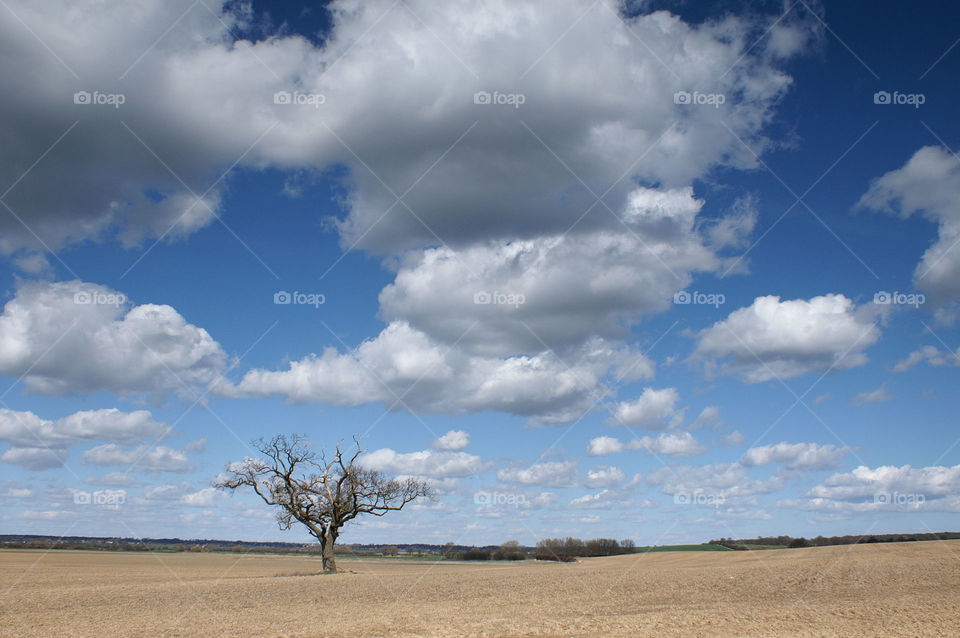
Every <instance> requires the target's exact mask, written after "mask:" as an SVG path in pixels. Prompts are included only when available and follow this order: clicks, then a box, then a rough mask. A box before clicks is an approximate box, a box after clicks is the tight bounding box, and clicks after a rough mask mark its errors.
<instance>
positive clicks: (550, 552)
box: [533, 536, 636, 562]
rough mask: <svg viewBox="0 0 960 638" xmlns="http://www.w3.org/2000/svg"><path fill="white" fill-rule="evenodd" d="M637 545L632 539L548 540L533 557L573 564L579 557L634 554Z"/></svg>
mask: <svg viewBox="0 0 960 638" xmlns="http://www.w3.org/2000/svg"><path fill="white" fill-rule="evenodd" d="M635 551H636V545H634V542H633V541H632V540H630V539H626V540H622V541H619V542H617V541H616V540H614V539H612V538H594V539H592V540H588V541H582V540H580V539H579V538H572V537H569V536H568V537H567V538H547V539H544V540H542V541H540V542H539V543H537V547H536V548H535V549H534V550H533V557H534V558H536V559H537V560H558V561H561V562H571V561H575V560H577V558H578V557H585V556H614V555H616V554H632V553H634V552H635Z"/></svg>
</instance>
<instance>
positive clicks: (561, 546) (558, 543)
mask: <svg viewBox="0 0 960 638" xmlns="http://www.w3.org/2000/svg"><path fill="white" fill-rule="evenodd" d="M953 539H960V532H935V533H918V534H850V535H846V536H829V537H825V536H817V537H816V538H809V539H808V538H803V537H795V536H761V537H758V538H740V539H732V538H721V539H718V540H711V541H709V543H707V544H708V545H722V546H723V547H727V548H729V549H734V550H749V549H762V548H778V547H823V546H826V545H854V544H857V543H903V542H910V541H933V540H953ZM678 547H679V546H678ZM0 548H17V549H86V550H100V551H104V550H106V551H134V552H143V551H151V552H235V553H250V552H255V553H264V554H305V555H319V554H320V545H319V543H281V542H257V543H252V542H247V541H227V540H209V539H186V540H185V539H180V538H142V539H140V538H121V537H85V536H63V537H55V536H38V535H31V534H6V535H0ZM635 551H638V550H637V548H636V546H635V545H634V542H633V541H632V540H629V539H627V540H622V541H616V540H614V539H612V538H594V539H592V540H587V541H583V540H581V539H579V538H572V537H568V538H547V539H544V540H542V541H540V542H539V543H537V545H536V547H525V546H523V545H520V544H519V543H518V542H517V541H507V542H506V543H503V544H502V545H485V546H482V547H475V546H470V545H456V544H454V543H447V544H446V545H431V544H426V543H409V544H398V545H379V544H361V543H355V544H345V545H340V546H338V547H337V554H339V555H342V556H438V557H442V558H446V559H451V560H524V559H527V558H535V559H538V560H556V561H573V560H576V559H577V558H580V557H586V556H612V555H615V554H632V553H633V552H635Z"/></svg>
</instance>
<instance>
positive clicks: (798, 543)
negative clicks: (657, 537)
mask: <svg viewBox="0 0 960 638" xmlns="http://www.w3.org/2000/svg"><path fill="white" fill-rule="evenodd" d="M954 539H960V532H930V533H921V534H847V535H846V536H817V537H816V538H804V537H802V536H796V537H795V536H760V537H758V538H738V539H732V538H721V539H719V540H712V541H710V542H709V543H708V544H710V545H722V546H724V547H728V548H730V549H736V550H747V549H751V547H752V546H757V545H764V546H781V547H790V548H796V547H825V546H827V545H856V544H858V543H908V542H913V541H944V540H954Z"/></svg>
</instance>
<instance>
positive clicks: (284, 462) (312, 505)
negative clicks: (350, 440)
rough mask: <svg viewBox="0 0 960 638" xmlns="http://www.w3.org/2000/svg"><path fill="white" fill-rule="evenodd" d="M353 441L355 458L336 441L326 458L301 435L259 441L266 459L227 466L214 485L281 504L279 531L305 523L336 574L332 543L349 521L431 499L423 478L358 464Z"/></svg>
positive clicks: (325, 565) (325, 564)
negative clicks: (403, 476) (388, 474)
mask: <svg viewBox="0 0 960 638" xmlns="http://www.w3.org/2000/svg"><path fill="white" fill-rule="evenodd" d="M354 443H355V444H356V446H357V449H356V451H355V452H353V453H352V455H351V456H349V457H347V456H345V455H344V453H343V452H342V451H341V450H340V446H339V445H337V447H336V451H335V452H334V454H333V456H332V458H330V459H329V460H328V459H327V458H326V456H325V455H324V453H323V452H320V453H319V454H318V453H317V452H316V451H314V449H313V448H312V447H311V446H310V443H309V441H307V439H306V437H304V436H302V435H299V434H294V435H292V436H290V437H289V438H288V437H287V436H285V435H282V434H281V435H279V436H275V437H273V438H272V439H270V440H269V441H266V440H264V439H259V440H257V441H254V442H253V445H254V447H256V448H257V450H258V451H259V452H260V453H261V454H262V455H263V457H264V458H262V459H255V458H251V457H247V458H245V459H244V460H242V461H239V462H236V463H231V464H229V465H227V468H226V475H225V476H222V477H220V478H218V479H217V480H216V481H214V487H217V488H220V489H230V490H235V489H237V488H240V487H243V486H247V487H250V488H252V489H253V491H254V492H256V494H257V495H258V496H259V497H260V498H261V499H263V501H264V502H265V503H267V504H268V505H273V506H275V507H276V508H277V522H278V523H279V525H280V529H284V530H286V529H290V528H291V527H292V525H293V523H294V521H297V522H299V523H302V524H303V525H304V526H305V527H306V528H307V531H308V532H309V533H310V535H311V536H313V537H314V538H316V539H317V540H318V541H320V551H321V554H322V556H323V571H324V572H325V573H334V572H336V571H337V563H336V561H335V560H334V558H333V546H334V543H336V541H337V537H338V536H339V535H340V528H341V527H343V526H344V525H345V524H346V523H348V522H350V521H351V520H353V519H354V518H356V517H357V516H358V515H360V514H372V515H374V516H383V515H384V514H386V513H387V512H390V511H393V510H399V509H402V508H403V506H404V505H406V504H407V503H409V502H411V501H413V500H414V499H417V498H421V497H427V498H432V497H433V492H432V490H431V489H430V487H429V485H427V483H426V482H424V481H421V480H418V479H414V478H407V479H404V480H396V479H388V478H387V477H386V476H385V475H383V474H382V473H380V472H376V471H373V470H368V469H364V468H363V467H361V466H360V465H358V464H357V458H358V457H359V456H360V454H361V453H362V452H363V450H361V449H360V443H359V441H358V440H357V439H356V438H354Z"/></svg>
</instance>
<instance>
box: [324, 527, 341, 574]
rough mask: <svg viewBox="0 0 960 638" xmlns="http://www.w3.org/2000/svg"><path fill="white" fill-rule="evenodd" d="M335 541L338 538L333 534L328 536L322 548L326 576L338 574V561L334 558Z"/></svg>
mask: <svg viewBox="0 0 960 638" xmlns="http://www.w3.org/2000/svg"><path fill="white" fill-rule="evenodd" d="M335 540H336V536H334V535H333V534H328V535H327V537H326V538H325V539H324V542H323V543H322V544H321V547H320V549H321V552H322V554H323V573H324V574H336V573H337V561H335V560H334V558H333V543H334V541H335Z"/></svg>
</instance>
